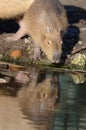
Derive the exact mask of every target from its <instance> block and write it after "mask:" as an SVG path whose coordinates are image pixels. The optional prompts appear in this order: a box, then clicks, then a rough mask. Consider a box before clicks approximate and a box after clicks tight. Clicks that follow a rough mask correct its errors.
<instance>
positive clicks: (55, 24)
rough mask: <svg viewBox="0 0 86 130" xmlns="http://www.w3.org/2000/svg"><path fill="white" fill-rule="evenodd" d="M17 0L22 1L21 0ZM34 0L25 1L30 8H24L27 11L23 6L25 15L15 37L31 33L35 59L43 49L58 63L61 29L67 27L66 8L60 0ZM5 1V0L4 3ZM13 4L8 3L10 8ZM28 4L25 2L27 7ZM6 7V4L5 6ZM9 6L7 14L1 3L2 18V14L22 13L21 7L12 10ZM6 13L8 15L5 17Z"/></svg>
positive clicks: (60, 50)
mask: <svg viewBox="0 0 86 130" xmlns="http://www.w3.org/2000/svg"><path fill="white" fill-rule="evenodd" d="M1 1H3V0H1ZM6 1H8V0H6ZM17 1H19V2H20V1H21V0H17ZM33 1H34V0H33ZM33 1H32V0H31V1H29V0H26V1H25V2H27V3H28V4H27V5H28V10H27V9H24V10H25V12H24V11H23V8H21V11H20V12H22V13H23V16H24V17H23V18H21V19H19V21H18V23H19V25H20V29H19V30H18V32H17V33H16V35H15V37H14V38H13V39H14V40H17V39H19V38H21V37H22V36H23V35H25V34H29V35H30V36H31V37H32V39H33V43H34V59H35V60H37V59H39V58H40V49H41V50H42V51H43V52H44V53H45V55H46V56H47V58H48V59H49V60H50V61H51V62H56V63H57V62H59V61H60V57H61V53H62V39H61V31H64V30H65V28H66V27H67V16H66V12H65V9H64V7H63V6H62V5H61V3H60V2H59V1H58V0H35V1H34V2H33ZM4 2H5V0H4V1H3V3H4ZM29 2H30V3H29ZM31 2H32V3H31ZM21 3H22V2H20V6H21V5H22V4H21ZM11 4H12V2H11ZM11 4H8V5H9V6H7V7H8V8H9V7H10V6H11ZM17 4H18V2H17ZM23 4H24V2H23ZM3 5H4V4H3ZM13 5H14V7H15V8H18V5H16V6H15V4H12V6H13ZM27 5H26V3H25V6H26V7H27ZM23 6H24V5H23ZM25 6H24V7H25ZM5 7H6V5H5V6H4V8H5ZM21 7H22V6H21ZM26 7H25V8H26ZM8 8H6V9H5V10H6V12H7V14H6V13H5V11H4V12H3V10H2V8H1V5H0V11H1V12H3V13H2V15H0V18H2V16H3V18H11V17H12V14H13V17H17V15H19V14H21V13H20V12H18V11H19V9H17V10H16V9H15V8H14V9H12V8H11V9H12V10H10V9H8ZM13 10H14V11H13ZM0 14H1V13H0ZM5 15H6V17H4V16H5Z"/></svg>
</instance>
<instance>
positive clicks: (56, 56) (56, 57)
mask: <svg viewBox="0 0 86 130" xmlns="http://www.w3.org/2000/svg"><path fill="white" fill-rule="evenodd" d="M60 58H61V53H59V52H58V51H55V52H54V55H53V57H52V63H59V62H60Z"/></svg>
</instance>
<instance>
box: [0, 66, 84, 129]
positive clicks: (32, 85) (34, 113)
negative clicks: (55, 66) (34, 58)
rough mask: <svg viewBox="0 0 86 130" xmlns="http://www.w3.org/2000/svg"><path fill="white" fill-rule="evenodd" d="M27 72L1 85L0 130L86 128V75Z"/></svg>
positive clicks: (37, 70) (39, 71) (47, 71)
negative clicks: (16, 80) (18, 80)
mask: <svg viewBox="0 0 86 130" xmlns="http://www.w3.org/2000/svg"><path fill="white" fill-rule="evenodd" d="M28 70H29V69H28ZM30 73H31V75H30V77H29V80H28V77H27V76H28V75H27V74H26V75H25V73H24V75H22V76H23V78H24V77H25V78H26V79H27V80H25V79H23V81H24V82H22V83H23V84H17V83H15V80H13V79H12V81H11V82H10V83H9V84H1V85H0V130H24V129H25V130H29V129H30V130H39V129H40V130H86V94H85V91H86V82H85V76H86V75H81V74H80V75H79V74H77V73H76V74H75V73H72V74H68V73H58V72H55V71H50V70H46V69H41V70H40V69H37V68H32V69H31V72H30ZM19 74H21V73H20V72H19ZM22 76H21V77H22ZM77 76H78V77H77ZM19 79H20V80H21V78H19ZM83 79H84V80H83ZM25 81H26V83H25Z"/></svg>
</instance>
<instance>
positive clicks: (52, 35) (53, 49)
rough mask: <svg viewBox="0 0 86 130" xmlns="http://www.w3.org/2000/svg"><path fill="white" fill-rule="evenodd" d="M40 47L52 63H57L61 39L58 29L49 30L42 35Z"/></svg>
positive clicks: (60, 52) (59, 55)
mask: <svg viewBox="0 0 86 130" xmlns="http://www.w3.org/2000/svg"><path fill="white" fill-rule="evenodd" d="M42 38H43V39H42V42H41V49H42V50H43V52H44V53H45V55H46V56H47V58H48V59H49V60H50V61H51V62H52V63H54V62H55V63H58V62H59V61H60V57H61V54H62V39H61V33H60V30H54V29H53V30H50V29H49V28H48V30H47V32H46V33H45V34H44V37H42Z"/></svg>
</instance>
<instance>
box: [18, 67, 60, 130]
mask: <svg viewBox="0 0 86 130" xmlns="http://www.w3.org/2000/svg"><path fill="white" fill-rule="evenodd" d="M18 97H19V102H20V105H21V108H22V111H23V113H24V114H25V115H26V116H27V118H28V119H29V120H32V121H33V122H34V123H35V124H36V125H37V128H39V129H43V130H48V129H49V123H50V121H51V119H50V118H51V115H52V112H53V111H54V107H55V104H56V99H58V75H56V74H54V73H53V72H48V71H47V72H46V71H45V73H44V72H42V71H41V72H40V71H39V70H36V69H33V71H32V74H31V79H30V81H29V82H28V83H27V84H26V85H25V86H24V87H23V88H22V89H21V90H20V91H19V92H18Z"/></svg>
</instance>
